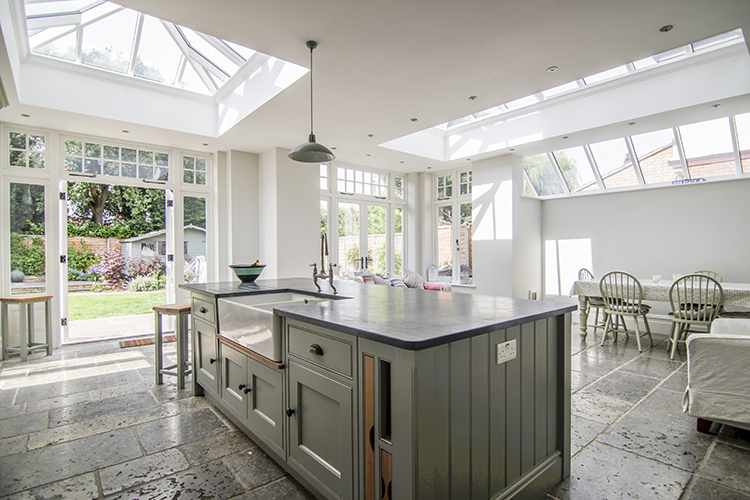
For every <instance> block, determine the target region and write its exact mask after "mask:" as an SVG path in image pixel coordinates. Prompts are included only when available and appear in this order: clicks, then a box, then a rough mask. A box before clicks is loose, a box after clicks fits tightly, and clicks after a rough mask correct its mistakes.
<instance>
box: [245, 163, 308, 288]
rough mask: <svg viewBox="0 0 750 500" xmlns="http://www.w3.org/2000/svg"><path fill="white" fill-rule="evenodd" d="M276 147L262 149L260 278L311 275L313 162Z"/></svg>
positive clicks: (260, 171) (260, 178) (259, 178)
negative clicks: (299, 159)
mask: <svg viewBox="0 0 750 500" xmlns="http://www.w3.org/2000/svg"><path fill="white" fill-rule="evenodd" d="M288 154H289V150H287V149H280V148H276V149H273V150H270V151H267V152H265V153H262V154H261V155H260V161H259V176H258V181H259V182H258V184H259V197H258V199H259V201H260V206H259V234H260V255H261V259H260V260H261V262H262V263H265V264H266V265H267V267H266V269H265V270H264V271H263V277H264V278H289V277H301V276H310V275H311V273H312V269H311V268H310V264H311V263H313V262H315V261H316V259H317V256H318V254H319V252H320V229H319V228H320V184H319V182H320V179H319V176H320V172H319V169H318V164H317V163H299V162H295V161H292V160H290V159H289V157H288V156H287V155H288Z"/></svg>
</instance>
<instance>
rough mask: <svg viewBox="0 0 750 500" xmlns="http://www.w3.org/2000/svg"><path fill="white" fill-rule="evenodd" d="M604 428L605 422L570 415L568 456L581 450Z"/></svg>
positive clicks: (605, 426)
mask: <svg viewBox="0 0 750 500" xmlns="http://www.w3.org/2000/svg"><path fill="white" fill-rule="evenodd" d="M606 428H607V424H602V423H600V422H595V421H593V420H589V419H586V418H581V417H578V416H576V415H573V416H572V417H571V435H570V441H571V443H570V444H571V446H570V456H574V455H575V454H576V453H578V452H579V451H581V449H582V448H584V447H585V446H586V445H587V444H589V443H590V442H592V441H593V440H594V439H596V436H598V435H599V434H600V433H601V432H602V431H603V430H604V429H606Z"/></svg>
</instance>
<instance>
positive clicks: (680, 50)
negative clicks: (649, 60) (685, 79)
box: [653, 46, 688, 63]
mask: <svg viewBox="0 0 750 500" xmlns="http://www.w3.org/2000/svg"><path fill="white" fill-rule="evenodd" d="M687 54H688V51H687V47H686V46H685V47H677V48H676V49H672V50H668V51H666V52H662V53H660V54H656V55H655V56H653V57H654V61H656V62H657V63H663V62H667V61H673V60H675V59H678V58H680V57H684V56H686V55H687Z"/></svg>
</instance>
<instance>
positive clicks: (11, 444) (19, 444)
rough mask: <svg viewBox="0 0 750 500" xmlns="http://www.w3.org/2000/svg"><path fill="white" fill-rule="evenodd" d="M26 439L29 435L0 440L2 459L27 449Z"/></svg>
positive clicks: (0, 455)
mask: <svg viewBox="0 0 750 500" xmlns="http://www.w3.org/2000/svg"><path fill="white" fill-rule="evenodd" d="M26 439H28V435H26V434H24V435H22V436H15V437H12V438H6V439H0V457H5V456H8V455H14V454H16V453H21V452H22V451H24V450H25V449H26Z"/></svg>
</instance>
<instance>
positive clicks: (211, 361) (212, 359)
mask: <svg viewBox="0 0 750 500" xmlns="http://www.w3.org/2000/svg"><path fill="white" fill-rule="evenodd" d="M208 362H209V363H211V364H214V363H216V359H214V358H211V359H209V360H208Z"/></svg>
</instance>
